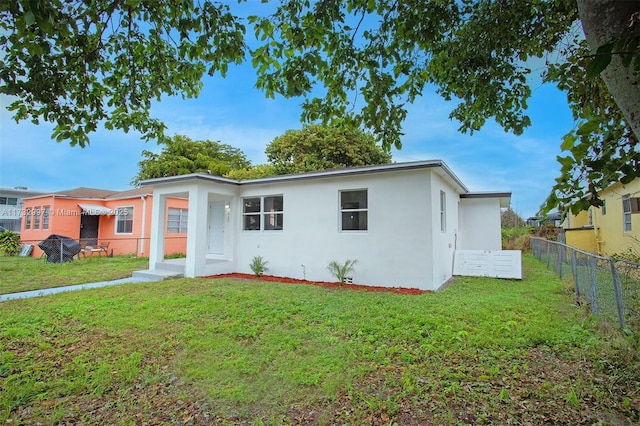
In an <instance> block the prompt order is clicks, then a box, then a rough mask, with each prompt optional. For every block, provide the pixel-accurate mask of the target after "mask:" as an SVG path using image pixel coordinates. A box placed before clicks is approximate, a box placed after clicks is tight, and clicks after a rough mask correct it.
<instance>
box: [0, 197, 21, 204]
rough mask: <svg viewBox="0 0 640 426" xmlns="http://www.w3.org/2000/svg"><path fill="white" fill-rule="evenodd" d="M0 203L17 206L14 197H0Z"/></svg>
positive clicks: (16, 200)
mask: <svg viewBox="0 0 640 426" xmlns="http://www.w3.org/2000/svg"><path fill="white" fill-rule="evenodd" d="M0 204H3V205H7V206H17V205H18V199H17V198H15V197H0Z"/></svg>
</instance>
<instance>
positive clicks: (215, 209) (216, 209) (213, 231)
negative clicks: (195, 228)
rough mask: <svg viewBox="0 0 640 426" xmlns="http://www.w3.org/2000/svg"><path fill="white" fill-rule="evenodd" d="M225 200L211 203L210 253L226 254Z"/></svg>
mask: <svg viewBox="0 0 640 426" xmlns="http://www.w3.org/2000/svg"><path fill="white" fill-rule="evenodd" d="M224 206H225V202H224V201H212V202H211V203H209V253H211V254H224V213H225V207H224Z"/></svg>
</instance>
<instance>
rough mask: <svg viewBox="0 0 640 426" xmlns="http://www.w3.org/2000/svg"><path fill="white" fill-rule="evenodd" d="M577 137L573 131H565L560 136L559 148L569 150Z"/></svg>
mask: <svg viewBox="0 0 640 426" xmlns="http://www.w3.org/2000/svg"><path fill="white" fill-rule="evenodd" d="M577 139H578V138H577V137H576V135H574V134H573V133H567V134H566V135H564V137H563V138H562V145H560V149H562V150H563V151H568V150H570V149H571V148H573V146H574V144H575V142H576V140H577Z"/></svg>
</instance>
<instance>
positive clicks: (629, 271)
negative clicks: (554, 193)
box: [531, 237, 640, 330]
mask: <svg viewBox="0 0 640 426" xmlns="http://www.w3.org/2000/svg"><path fill="white" fill-rule="evenodd" d="M531 250H532V251H533V254H534V256H535V257H536V258H538V260H540V261H541V262H543V263H546V265H547V269H553V270H555V271H556V273H557V274H558V275H560V278H565V277H572V279H573V284H574V291H575V294H576V297H577V298H578V299H579V300H582V301H586V302H587V303H589V306H590V308H591V312H592V314H594V315H598V316H600V317H602V318H603V319H604V320H606V321H610V322H613V323H616V322H617V323H618V325H619V326H620V327H621V328H631V329H636V330H640V263H634V262H629V261H626V260H618V259H612V258H609V257H602V256H597V255H595V254H593V253H588V252H584V251H581V250H578V249H576V248H574V247H571V246H568V245H566V244H562V243H558V242H555V241H549V240H545V239H543V238H536V237H532V238H531Z"/></svg>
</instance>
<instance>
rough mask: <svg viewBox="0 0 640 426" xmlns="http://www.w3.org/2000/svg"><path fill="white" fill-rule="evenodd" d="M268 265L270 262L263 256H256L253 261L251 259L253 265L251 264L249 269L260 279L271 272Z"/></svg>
mask: <svg viewBox="0 0 640 426" xmlns="http://www.w3.org/2000/svg"><path fill="white" fill-rule="evenodd" d="M267 263H269V262H267V261H266V260H264V259H263V258H262V256H255V257H254V258H253V259H251V264H249V267H250V268H251V270H252V271H253V273H254V274H255V275H256V277H259V276H261V275H264V273H265V272H267V271H268V270H269V268H267Z"/></svg>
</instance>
